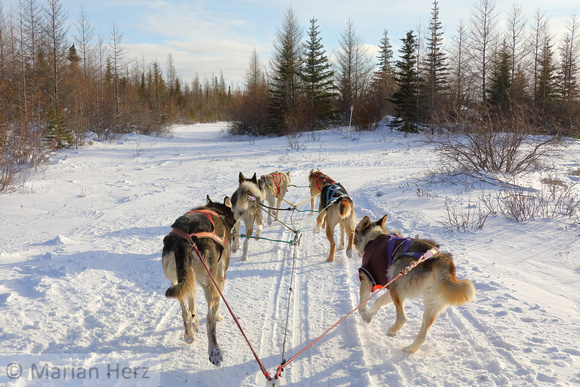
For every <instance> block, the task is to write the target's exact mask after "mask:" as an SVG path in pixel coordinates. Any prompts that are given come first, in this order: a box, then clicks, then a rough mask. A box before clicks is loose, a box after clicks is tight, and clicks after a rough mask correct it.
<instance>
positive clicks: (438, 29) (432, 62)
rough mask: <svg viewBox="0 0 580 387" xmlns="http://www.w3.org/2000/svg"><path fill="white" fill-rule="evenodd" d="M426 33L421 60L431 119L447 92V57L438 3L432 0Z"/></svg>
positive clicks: (428, 114)
mask: <svg viewBox="0 0 580 387" xmlns="http://www.w3.org/2000/svg"><path fill="white" fill-rule="evenodd" d="M428 31H429V33H428V35H427V50H426V55H425V59H424V60H423V68H424V72H425V84H424V85H425V89H424V90H425V97H426V102H427V116H428V118H429V119H432V118H433V117H434V116H435V115H436V114H437V112H438V110H439V109H440V107H441V105H442V102H443V100H444V95H445V94H446V93H447V90H448V84H447V76H448V71H447V57H446V54H445V52H444V51H443V48H442V46H443V27H442V26H441V21H440V20H439V4H438V2H437V0H434V1H433V9H432V11H431V19H430V20H429V28H428Z"/></svg>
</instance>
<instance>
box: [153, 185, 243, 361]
mask: <svg viewBox="0 0 580 387" xmlns="http://www.w3.org/2000/svg"><path fill="white" fill-rule="evenodd" d="M231 206H232V204H231V202H230V199H229V198H228V197H227V196H226V197H225V199H224V203H223V204H221V203H214V202H212V201H211V200H210V198H209V196H208V197H207V202H206V205H205V206H203V207H198V208H195V209H192V210H191V211H189V212H188V213H186V214H185V215H182V216H180V217H179V218H177V219H176V220H175V222H174V223H173V225H172V226H171V227H172V231H171V233H169V235H167V236H166V237H165V238H164V239H163V258H162V263H163V271H164V272H165V276H166V277H167V278H168V279H169V281H171V285H172V286H171V287H170V288H169V289H167V291H166V292H165V296H167V297H171V298H177V299H178V300H179V303H180V304H181V316H182V318H183V326H184V327H185V334H184V336H183V338H184V339H185V341H186V342H187V343H189V344H191V343H193V341H194V340H195V333H196V332H197V331H198V330H199V317H198V315H197V311H196V308H195V294H196V291H197V286H196V280H197V283H198V284H199V285H200V286H201V287H202V288H203V292H204V294H205V298H206V300H207V305H208V313H207V338H208V352H209V361H210V362H211V363H212V364H214V365H216V366H219V365H220V364H221V362H222V360H223V357H222V354H221V351H220V348H219V345H218V343H217V338H216V321H221V320H223V317H222V316H221V314H220V313H219V305H220V295H219V292H218V290H217V289H216V287H215V285H214V283H213V281H212V280H211V278H210V277H209V274H208V272H207V270H206V269H205V267H204V266H203V263H202V262H201V261H200V259H199V256H198V254H197V252H196V251H195V250H194V248H193V244H192V242H193V243H194V244H195V246H196V247H197V249H198V251H199V252H200V253H201V257H202V259H203V260H204V262H205V264H206V265H207V267H208V269H209V271H210V272H211V275H212V276H213V277H214V279H215V280H216V282H217V283H218V285H219V287H220V290H222V291H223V288H224V284H225V281H226V270H227V268H228V266H229V264H230V252H231V240H232V233H231V230H232V227H233V226H234V223H235V220H234V214H233V212H232V209H231Z"/></svg>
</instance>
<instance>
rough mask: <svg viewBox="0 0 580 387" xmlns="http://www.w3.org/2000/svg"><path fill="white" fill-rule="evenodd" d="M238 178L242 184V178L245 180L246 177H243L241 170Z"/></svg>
mask: <svg viewBox="0 0 580 387" xmlns="http://www.w3.org/2000/svg"><path fill="white" fill-rule="evenodd" d="M239 179H240V184H242V182H243V181H244V180H246V178H245V177H244V174H243V173H242V172H240V176H239Z"/></svg>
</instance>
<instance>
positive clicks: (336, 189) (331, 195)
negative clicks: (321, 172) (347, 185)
mask: <svg viewBox="0 0 580 387" xmlns="http://www.w3.org/2000/svg"><path fill="white" fill-rule="evenodd" d="M326 187H328V188H326V193H325V196H324V201H325V203H327V204H330V203H331V202H334V201H336V200H338V199H340V198H342V197H344V196H348V194H347V193H346V190H345V189H344V187H343V186H341V185H339V184H338V183H333V184H331V185H327V186H326Z"/></svg>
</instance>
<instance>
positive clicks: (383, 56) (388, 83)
mask: <svg viewBox="0 0 580 387" xmlns="http://www.w3.org/2000/svg"><path fill="white" fill-rule="evenodd" d="M377 59H378V62H377V68H378V70H377V71H375V74H374V76H373V80H372V83H371V90H370V93H369V95H368V98H367V101H366V102H367V105H369V109H372V110H373V111H372V114H371V118H374V119H375V121H379V120H380V119H381V118H383V117H384V116H385V115H387V114H392V104H391V103H390V101H389V99H390V98H391V97H392V95H393V93H394V91H395V89H396V82H395V79H394V69H393V47H392V45H391V42H390V39H389V32H388V30H386V29H385V30H384V31H383V36H382V37H381V40H380V42H379V54H378V55H377Z"/></svg>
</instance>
